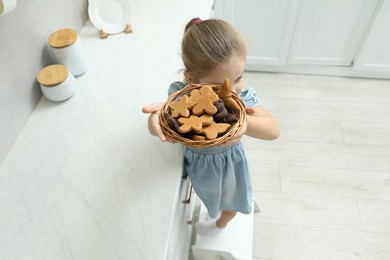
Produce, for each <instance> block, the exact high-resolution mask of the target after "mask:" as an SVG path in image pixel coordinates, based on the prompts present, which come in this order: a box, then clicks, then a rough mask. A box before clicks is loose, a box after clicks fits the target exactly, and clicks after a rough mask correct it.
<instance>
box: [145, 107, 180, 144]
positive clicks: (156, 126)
mask: <svg viewBox="0 0 390 260" xmlns="http://www.w3.org/2000/svg"><path fill="white" fill-rule="evenodd" d="M163 105H164V103H162V102H160V103H153V104H150V105H149V106H144V107H143V108H142V112H144V113H145V114H150V115H149V118H148V128H149V132H150V134H151V135H154V136H158V138H160V141H161V142H170V143H175V141H173V140H171V139H169V138H167V137H166V136H165V135H164V134H163V132H162V130H161V125H160V109H161V107H162V106H163Z"/></svg>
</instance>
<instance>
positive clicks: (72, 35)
mask: <svg viewBox="0 0 390 260" xmlns="http://www.w3.org/2000/svg"><path fill="white" fill-rule="evenodd" d="M76 40H77V32H76V31H75V30H73V29H70V28H66V29H61V30H58V31H56V32H54V33H52V34H50V36H49V39H48V43H49V45H50V46H51V47H53V48H65V47H68V46H70V45H72V44H73V43H75V42H76Z"/></svg>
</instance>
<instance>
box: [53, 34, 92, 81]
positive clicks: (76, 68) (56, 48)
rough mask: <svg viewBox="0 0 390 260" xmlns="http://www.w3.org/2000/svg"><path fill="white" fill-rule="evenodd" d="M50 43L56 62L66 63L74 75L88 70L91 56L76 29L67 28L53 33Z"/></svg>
mask: <svg viewBox="0 0 390 260" xmlns="http://www.w3.org/2000/svg"><path fill="white" fill-rule="evenodd" d="M48 44H49V46H50V49H51V53H52V55H53V59H54V62H55V63H59V64H63V65H65V66H66V67H67V68H68V69H69V71H70V72H71V73H72V74H73V75H74V76H79V75H81V74H83V73H85V72H86V71H87V69H88V66H89V57H88V54H87V52H86V50H85V48H84V46H83V44H82V43H81V41H80V39H79V37H78V35H77V32H76V31H75V30H73V29H70V28H66V29H61V30H58V31H56V32H54V33H52V34H51V35H50V36H49V39H48Z"/></svg>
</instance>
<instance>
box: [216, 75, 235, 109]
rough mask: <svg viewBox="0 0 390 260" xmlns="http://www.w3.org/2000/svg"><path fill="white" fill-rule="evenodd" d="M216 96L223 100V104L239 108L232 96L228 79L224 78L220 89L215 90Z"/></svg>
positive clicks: (231, 107) (230, 107)
mask: <svg viewBox="0 0 390 260" xmlns="http://www.w3.org/2000/svg"><path fill="white" fill-rule="evenodd" d="M217 94H218V96H219V97H220V98H221V99H222V100H223V102H224V103H225V106H226V107H227V108H229V109H233V110H240V106H239V104H238V103H237V101H236V100H234V98H233V96H232V91H231V88H230V82H229V79H225V81H224V82H223V84H222V85H221V87H220V89H219V90H218V91H217Z"/></svg>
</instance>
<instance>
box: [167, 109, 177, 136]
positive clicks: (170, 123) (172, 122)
mask: <svg viewBox="0 0 390 260" xmlns="http://www.w3.org/2000/svg"><path fill="white" fill-rule="evenodd" d="M164 115H165V118H166V119H167V122H168V126H169V128H170V129H172V130H174V131H175V132H176V133H179V128H180V125H179V124H178V123H177V121H176V119H174V118H173V116H171V115H170V114H168V113H164Z"/></svg>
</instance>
